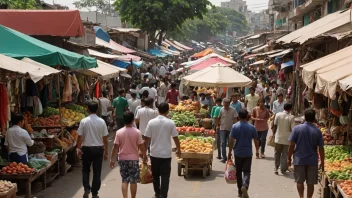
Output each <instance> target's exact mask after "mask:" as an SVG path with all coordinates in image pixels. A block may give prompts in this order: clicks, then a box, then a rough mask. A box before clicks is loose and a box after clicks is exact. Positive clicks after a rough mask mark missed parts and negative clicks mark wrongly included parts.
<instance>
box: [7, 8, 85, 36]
mask: <svg viewBox="0 0 352 198" xmlns="http://www.w3.org/2000/svg"><path fill="white" fill-rule="evenodd" d="M0 24H1V25H3V26H6V27H9V28H11V29H14V30H17V31H19V32H22V33H24V34H27V35H41V36H44V35H50V36H62V37H67V36H71V37H82V36H84V27H83V24H82V21H81V17H80V14H79V11H78V10H10V9H5V10H2V9H0Z"/></svg>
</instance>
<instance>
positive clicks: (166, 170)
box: [144, 103, 181, 198]
mask: <svg viewBox="0 0 352 198" xmlns="http://www.w3.org/2000/svg"><path fill="white" fill-rule="evenodd" d="M158 110H159V116H158V117H156V118H154V119H152V120H150V121H149V123H148V126H147V129H146V132H145V142H144V145H145V146H146V147H147V146H148V145H149V142H151V146H150V161H151V165H152V176H153V186H154V192H155V198H167V194H168V191H169V183H170V173H171V147H172V145H171V137H172V138H173V140H174V142H175V144H176V149H177V151H176V154H177V156H180V154H181V150H180V142H179V140H178V133H177V131H176V125H175V123H174V121H172V120H170V119H169V118H167V115H168V113H169V104H167V103H161V104H160V105H159V106H158ZM160 178H161V183H160Z"/></svg>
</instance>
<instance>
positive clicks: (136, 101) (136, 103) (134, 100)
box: [127, 93, 141, 113]
mask: <svg viewBox="0 0 352 198" xmlns="http://www.w3.org/2000/svg"><path fill="white" fill-rule="evenodd" d="M131 96H132V98H131V99H129V100H127V102H128V106H129V109H130V111H131V112H132V113H135V112H136V109H137V107H138V106H139V105H141V100H140V99H137V94H136V93H131Z"/></svg>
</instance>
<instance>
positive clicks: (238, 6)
mask: <svg viewBox="0 0 352 198" xmlns="http://www.w3.org/2000/svg"><path fill="white" fill-rule="evenodd" d="M221 7H223V8H231V9H233V10H236V11H238V12H242V13H246V12H247V4H246V1H243V0H230V1H227V2H221Z"/></svg>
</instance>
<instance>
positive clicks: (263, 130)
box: [252, 98, 270, 158]
mask: <svg viewBox="0 0 352 198" xmlns="http://www.w3.org/2000/svg"><path fill="white" fill-rule="evenodd" d="M264 103H265V100H264V99H263V98H261V99H259V101H258V106H256V107H254V109H253V111H252V120H254V127H255V128H256V129H257V133H258V138H259V146H260V148H261V150H260V151H261V153H260V157H261V158H265V155H264V152H265V144H266V136H267V135H268V130H269V125H268V120H269V118H270V112H269V110H268V109H267V108H265V106H264ZM256 156H257V158H259V153H256Z"/></svg>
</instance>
